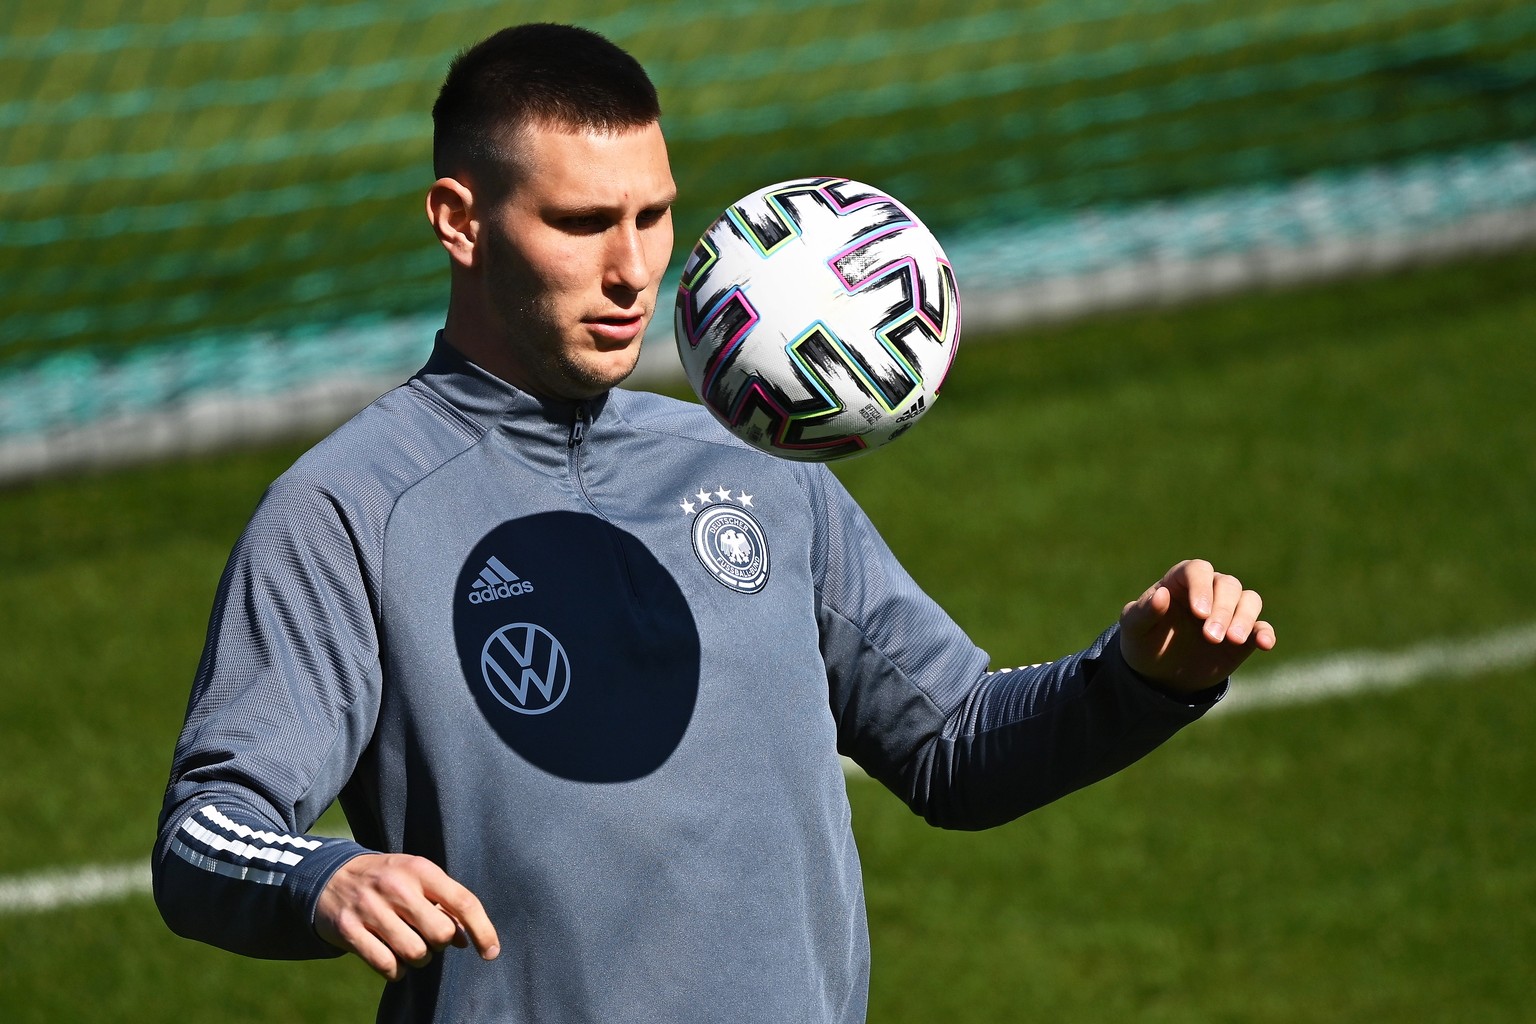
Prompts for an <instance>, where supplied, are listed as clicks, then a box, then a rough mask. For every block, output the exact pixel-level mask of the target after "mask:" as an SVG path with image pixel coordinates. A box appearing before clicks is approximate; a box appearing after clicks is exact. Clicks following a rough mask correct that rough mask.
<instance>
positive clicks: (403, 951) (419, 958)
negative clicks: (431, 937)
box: [370, 914, 432, 967]
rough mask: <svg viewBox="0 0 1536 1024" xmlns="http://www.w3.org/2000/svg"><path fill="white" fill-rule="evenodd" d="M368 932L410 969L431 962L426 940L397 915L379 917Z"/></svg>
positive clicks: (430, 950) (430, 951)
mask: <svg viewBox="0 0 1536 1024" xmlns="http://www.w3.org/2000/svg"><path fill="white" fill-rule="evenodd" d="M370 930H371V931H372V932H373V934H374V935H376V936H377V937H378V939H379V941H381V942H383V943H384V944H385V945H386V946H388V947H389V948H390V949H391V950H392V951H393V952H394V954H395V956H396V957H397V958H399V959H400V960H403V961H405V962H406V963H408V964H410V965H411V966H412V967H425V966H427V964H429V963H431V962H432V947H431V946H430V945H428V944H427V940H426V939H424V938H422V937H421V934H420V933H419V932H417V931H416V929H415V928H413V927H411V924H410V923H409V922H407V921H406V920H405V919H403V918H401V917H400V916H398V915H397V914H387V915H384V916H382V917H380V918H379V919H378V920H377V921H375V922H374V923H373V926H372V928H371V929H370Z"/></svg>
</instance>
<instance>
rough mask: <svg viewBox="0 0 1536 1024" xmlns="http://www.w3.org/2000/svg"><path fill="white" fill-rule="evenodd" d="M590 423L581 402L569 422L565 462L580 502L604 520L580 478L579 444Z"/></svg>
mask: <svg viewBox="0 0 1536 1024" xmlns="http://www.w3.org/2000/svg"><path fill="white" fill-rule="evenodd" d="M591 422H592V415H591V413H590V412H589V411H588V410H587V403H586V402H582V403H580V404H579V405H577V406H576V415H575V417H574V418H573V419H572V420H571V436H570V438H569V440H567V441H566V444H565V447H566V453H567V458H566V462H567V465H568V466H569V467H570V471H571V482H572V483H574V484H575V485H576V492H577V493H578V494H580V495H581V498H582V500H583V501H585V502H586V503H587V507H588V508H590V509H591V510H592V511H593V512H596V513H597V514H598V516H600V517H601V518H603V519H605V520H606V519H607V518H608V517H607V516H605V515H603V510H602V509H600V508H598V507H597V503H596V502H595V501H593V500H592V495H590V494H588V493H587V483H586V481H585V480H583V479H582V478H581V443H582V441H584V440H586V437H587V426H588V425H589V424H590V423H591Z"/></svg>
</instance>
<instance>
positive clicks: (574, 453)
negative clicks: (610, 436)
mask: <svg viewBox="0 0 1536 1024" xmlns="http://www.w3.org/2000/svg"><path fill="white" fill-rule="evenodd" d="M591 423H592V414H591V411H590V410H589V409H588V408H587V403H586V402H582V403H580V404H579V405H577V406H576V416H575V418H574V419H573V420H572V421H571V436H570V439H569V440H568V441H567V442H566V446H565V448H566V454H567V459H566V462H567V465H568V466H569V467H570V473H571V481H572V483H574V484H575V485H576V493H578V494H580V495H581V500H582V501H584V502H586V503H587V507H588V508H590V509H591V510H592V511H593V512H594V513H596V514H597V517H598V518H599V519H601V520H602V521H603V522H605V523H607V524H608V525H609V526H613V520H612V519H609V518H608V514H607V513H606V512H604V511H603V510H602V509H600V508H598V507H597V502H595V501H593V500H592V495H591V494H590V493H588V491H587V483H586V481H585V480H583V479H582V477H581V443H582V441H584V440H586V436H587V427H588V426H589V425H590V424H591ZM612 539H613V553H614V557H615V558H617V559H618V561H619V565H620V566H621V567H622V568H623V570H624V578H625V579H626V580H627V581H628V582H629V592H630V595H631V596H632V597H634V598H636V599H637V600H638V599H639V596H640V588H638V587H637V586H635V577H634V573H633V572H631V570H630V566H629V556H628V555H627V554H625V552H624V545H623V544H622V543H620V541H619V537H618V531H617V528H615V530H614V532H613V534H612Z"/></svg>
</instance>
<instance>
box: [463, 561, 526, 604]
mask: <svg viewBox="0 0 1536 1024" xmlns="http://www.w3.org/2000/svg"><path fill="white" fill-rule="evenodd" d="M531 593H533V584H532V583H530V582H529V581H527V580H521V579H518V578H517V573H515V572H513V571H512V570H511V569H508V568H507V567H506V564H505V563H504V562H502V560H501V559H499V558H497V557H496V556H495V555H492V556H491V557H490V559H489V560H487V561H486V563H485V568H484V569H481V570H480V577H479V579H477V580H475V584H474V586H472V587H470V588H469V603H470V604H485V603H486V602H487V601H499V600H501V599H502V598H504V597H522V596H523V595H524V594H531Z"/></svg>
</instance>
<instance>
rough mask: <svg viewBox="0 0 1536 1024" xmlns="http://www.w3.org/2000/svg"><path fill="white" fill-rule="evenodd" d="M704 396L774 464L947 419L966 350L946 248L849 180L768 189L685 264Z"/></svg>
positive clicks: (691, 365)
mask: <svg viewBox="0 0 1536 1024" xmlns="http://www.w3.org/2000/svg"><path fill="white" fill-rule="evenodd" d="M675 327H676V334H677V349H678V354H679V355H680V356H681V357H682V361H683V369H684V370H685V371H686V372H687V375H688V383H689V384H691V385H692V386H693V390H694V391H695V392H697V394H698V395H699V398H700V399H701V400H702V401H703V403H704V405H705V406H707V407H708V408H709V410H710V411H711V412H712V413H714V414H715V417H716V418H717V419H719V420H720V422H721V423H723V424H725V426H726V428H727V429H729V430H730V431H731V432H732V433H734V434H735V435H736V436H737V437H739V438H741V439H742V440H744V441H746V442H747V443H749V444H751V445H753V446H755V447H757V448H761V449H762V450H763V451H766V452H769V453H771V454H773V455H778V456H782V457H783V458H787V459H796V460H800V461H806V462H829V461H831V460H833V459H841V458H846V457H848V456H850V455H857V454H859V453H860V452H863V451H867V450H868V449H871V448H875V447H878V446H880V445H883V444H885V443H887V442H889V441H891V440H894V439H895V438H896V437H898V436H900V435H901V434H902V433H904V432H905V431H906V430H907V429H908V428H910V427H911V426H912V424H914V423H916V422H917V420H918V418H919V417H921V416H922V415H923V414H924V413H926V412H927V411H928V410H929V409H931V408H933V403H934V400H935V399H936V398H937V397H938V394H939V386H940V385H941V384H943V382H944V376H945V374H946V373H948V372H949V367H950V364H951V363H952V362H953V361H954V357H955V347H956V345H957V344H958V342H959V340H960V293H959V291H958V289H957V288H956V286H955V274H954V271H953V270H952V269H951V267H950V265H949V261H948V260H947V259H946V258H945V256H944V252H943V250H942V249H940V248H939V243H938V242H937V241H935V240H934V237H933V235H932V234H931V233H930V232H929V231H928V229H927V228H926V227H924V226H923V224H922V222H921V221H919V220H918V219H917V217H916V216H914V215H913V214H912V212H911V211H910V210H908V209H907V208H906V207H905V206H903V205H902V204H901V203H899V202H897V201H896V200H895V199H892V198H891V197H890V196H888V195H886V194H885V193H883V192H881V191H880V190H878V189H875V188H871V187H870V186H869V185H863V184H860V183H859V182H857V181H850V180H848V179H847V178H800V179H797V180H795V181H786V182H781V183H780V184H777V185H770V186H768V187H767V188H763V189H759V190H758V191H756V192H753V193H752V194H751V195H749V196H747V197H746V198H744V199H742V200H741V201H740V202H737V203H734V204H733V205H732V206H730V207H729V208H728V209H727V210H726V211H725V213H723V214H722V215H721V216H720V218H719V219H718V220H716V221H715V223H714V224H712V225H711V226H710V228H709V230H708V231H706V232H705V233H704V237H702V238H700V239H699V243H698V245H696V246H694V249H693V253H692V255H690V256H689V257H688V261H687V262H686V263H685V264H684V265H683V274H682V284H681V285H680V286H679V287H678V289H677V313H676V317H675Z"/></svg>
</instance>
